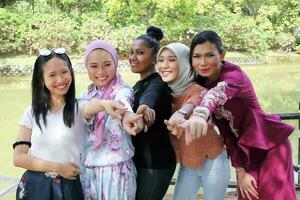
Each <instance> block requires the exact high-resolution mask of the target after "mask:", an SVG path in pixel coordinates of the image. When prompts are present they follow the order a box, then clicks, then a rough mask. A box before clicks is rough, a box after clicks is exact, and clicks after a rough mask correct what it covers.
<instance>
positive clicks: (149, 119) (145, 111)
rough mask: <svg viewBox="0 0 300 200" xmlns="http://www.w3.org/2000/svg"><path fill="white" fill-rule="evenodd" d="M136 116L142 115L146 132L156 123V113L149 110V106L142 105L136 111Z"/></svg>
mask: <svg viewBox="0 0 300 200" xmlns="http://www.w3.org/2000/svg"><path fill="white" fill-rule="evenodd" d="M136 114H142V115H143V119H144V128H143V129H144V132H147V131H148V127H149V126H151V125H152V124H153V123H154V121H155V111H154V110H153V109H151V108H149V107H148V106H147V105H140V106H139V107H138V109H137V111H136Z"/></svg>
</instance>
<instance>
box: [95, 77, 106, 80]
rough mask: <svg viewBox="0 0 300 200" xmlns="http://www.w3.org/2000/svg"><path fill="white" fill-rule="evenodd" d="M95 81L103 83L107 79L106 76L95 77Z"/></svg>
mask: <svg viewBox="0 0 300 200" xmlns="http://www.w3.org/2000/svg"><path fill="white" fill-rule="evenodd" d="M96 79H97V80H99V81H105V80H106V79H107V76H104V77H96Z"/></svg>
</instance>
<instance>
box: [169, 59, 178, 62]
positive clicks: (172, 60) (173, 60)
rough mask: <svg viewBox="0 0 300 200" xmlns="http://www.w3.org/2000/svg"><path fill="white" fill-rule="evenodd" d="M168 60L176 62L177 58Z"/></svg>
mask: <svg viewBox="0 0 300 200" xmlns="http://www.w3.org/2000/svg"><path fill="white" fill-rule="evenodd" d="M169 61H170V62H176V61H177V60H176V59H175V58H171V59H169Z"/></svg>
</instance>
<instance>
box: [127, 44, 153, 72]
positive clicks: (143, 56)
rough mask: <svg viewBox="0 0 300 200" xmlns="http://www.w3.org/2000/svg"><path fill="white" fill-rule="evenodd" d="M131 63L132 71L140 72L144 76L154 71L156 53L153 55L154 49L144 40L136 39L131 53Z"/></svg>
mask: <svg viewBox="0 0 300 200" xmlns="http://www.w3.org/2000/svg"><path fill="white" fill-rule="evenodd" d="M129 63H130V66H131V71H132V72H134V73H140V74H141V76H143V77H146V76H147V75H150V74H151V73H152V72H153V70H154V64H155V55H153V52H152V49H151V48H149V47H148V46H147V43H146V42H145V41H144V40H135V41H134V42H133V45H132V48H131V51H130V55H129Z"/></svg>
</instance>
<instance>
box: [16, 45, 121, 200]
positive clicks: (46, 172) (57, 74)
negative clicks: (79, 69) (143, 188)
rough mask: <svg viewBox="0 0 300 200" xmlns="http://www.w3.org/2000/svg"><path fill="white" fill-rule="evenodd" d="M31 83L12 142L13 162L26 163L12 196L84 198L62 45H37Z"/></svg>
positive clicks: (79, 135) (80, 125)
mask: <svg viewBox="0 0 300 200" xmlns="http://www.w3.org/2000/svg"><path fill="white" fill-rule="evenodd" d="M31 85H32V103H31V106H29V107H28V108H27V109H26V110H25V113H24V115H23V117H22V119H21V122H20V132H19V135H18V137H17V140H16V142H15V143H14V145H13V148H14V165H15V166H17V167H22V168H25V169H27V170H26V172H25V173H24V175H23V176H22V178H21V180H20V183H19V186H18V189H17V193H16V199H18V200H19V199H22V200H25V199H30V200H40V199H43V200H48V199H49V200H50V199H55V200H62V199H64V200H77V199H78V200H79V199H84V197H83V192H82V187H81V183H80V178H79V173H80V169H79V165H78V163H79V160H80V159H79V155H80V150H81V148H82V146H83V141H84V140H85V136H86V132H87V131H86V130H85V120H84V118H83V115H82V114H81V112H80V110H81V109H80V108H79V107H81V106H80V105H78V103H77V101H76V99H75V82H74V74H73V70H72V66H71V61H70V59H69V57H68V56H67V55H66V54H65V49H64V48H59V49H54V50H51V51H50V50H43V51H40V55H39V56H38V58H37V60H36V61H35V64H34V69H33V75H32V82H31ZM116 106H117V107H118V106H119V107H118V108H122V106H121V105H115V104H114V103H106V104H105V105H102V104H99V105H98V107H99V108H98V110H100V111H104V110H107V109H108V110H112V112H113V111H114V110H117V108H116ZM115 114H116V113H115Z"/></svg>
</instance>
